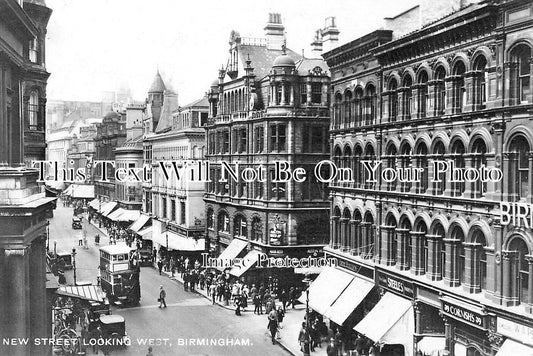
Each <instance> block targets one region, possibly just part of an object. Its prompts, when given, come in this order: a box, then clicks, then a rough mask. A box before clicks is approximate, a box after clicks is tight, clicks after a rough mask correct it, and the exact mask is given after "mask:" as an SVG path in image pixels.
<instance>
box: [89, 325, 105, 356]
mask: <svg viewBox="0 0 533 356" xmlns="http://www.w3.org/2000/svg"><path fill="white" fill-rule="evenodd" d="M102 336H103V334H102V328H101V327H100V326H98V327H97V328H96V329H93V331H92V332H91V333H90V338H91V340H92V345H93V353H94V354H97V355H98V344H99V343H101V339H102Z"/></svg>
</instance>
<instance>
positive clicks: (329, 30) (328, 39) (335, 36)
mask: <svg viewBox="0 0 533 356" xmlns="http://www.w3.org/2000/svg"><path fill="white" fill-rule="evenodd" d="M339 33H340V31H339V29H338V28H337V26H336V25H335V17H333V16H330V17H326V26H325V27H324V29H323V30H322V49H323V50H324V51H325V52H328V51H330V50H332V49H333V48H335V47H336V46H337V43H338V42H339Z"/></svg>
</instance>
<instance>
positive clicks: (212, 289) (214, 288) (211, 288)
mask: <svg viewBox="0 0 533 356" xmlns="http://www.w3.org/2000/svg"><path fill="white" fill-rule="evenodd" d="M209 293H211V300H212V301H213V304H215V301H216V297H217V286H216V285H215V284H214V283H213V284H211V286H209Z"/></svg>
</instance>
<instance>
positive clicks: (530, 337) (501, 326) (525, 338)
mask: <svg viewBox="0 0 533 356" xmlns="http://www.w3.org/2000/svg"><path fill="white" fill-rule="evenodd" d="M496 331H497V332H498V333H499V334H502V335H504V336H507V337H510V338H513V339H515V340H520V341H522V342H524V343H527V344H530V345H533V328H531V327H529V326H526V325H522V324H518V323H515V322H514V321H511V320H507V319H504V318H500V317H498V318H497V319H496Z"/></svg>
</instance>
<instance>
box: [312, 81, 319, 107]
mask: <svg viewBox="0 0 533 356" xmlns="http://www.w3.org/2000/svg"><path fill="white" fill-rule="evenodd" d="M311 102H312V103H313V104H320V103H322V83H312V84H311Z"/></svg>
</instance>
